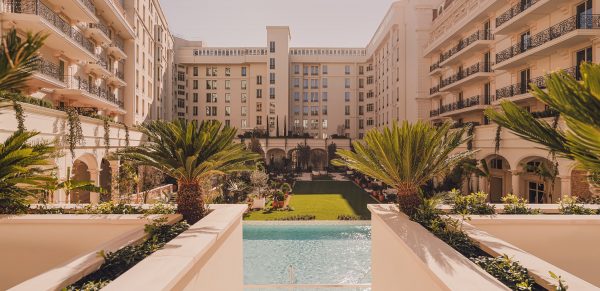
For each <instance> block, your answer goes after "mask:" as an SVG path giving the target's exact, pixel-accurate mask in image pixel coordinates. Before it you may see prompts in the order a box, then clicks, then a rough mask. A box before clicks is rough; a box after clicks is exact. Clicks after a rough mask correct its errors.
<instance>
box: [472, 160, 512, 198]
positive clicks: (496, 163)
mask: <svg viewBox="0 0 600 291" xmlns="http://www.w3.org/2000/svg"><path fill="white" fill-rule="evenodd" d="M483 160H485V161H486V163H487V166H488V169H489V172H490V176H489V177H486V178H483V181H480V183H481V184H483V189H482V190H483V191H485V192H487V193H488V195H489V200H490V202H492V203H500V202H501V200H502V197H503V196H505V195H506V194H509V193H511V192H514V190H513V189H512V171H511V166H510V163H509V162H508V160H507V159H506V158H505V157H503V156H501V155H498V154H490V155H488V156H486V157H485V158H483ZM517 195H518V194H517Z"/></svg>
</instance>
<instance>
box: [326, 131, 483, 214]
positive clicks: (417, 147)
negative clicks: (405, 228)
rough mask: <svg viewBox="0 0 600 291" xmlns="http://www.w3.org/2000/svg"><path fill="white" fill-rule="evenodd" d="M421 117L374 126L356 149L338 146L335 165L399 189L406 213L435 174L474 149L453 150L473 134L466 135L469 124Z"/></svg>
mask: <svg viewBox="0 0 600 291" xmlns="http://www.w3.org/2000/svg"><path fill="white" fill-rule="evenodd" d="M452 127H453V126H452V124H451V123H450V122H446V123H444V124H442V125H441V126H439V127H434V126H433V125H431V124H429V123H427V122H423V121H419V122H417V123H414V124H410V123H408V122H407V121H404V122H403V123H402V124H400V125H398V124H397V123H395V122H394V124H393V125H392V127H386V128H384V129H383V130H381V131H380V130H377V129H372V130H370V131H369V132H367V134H366V136H365V138H364V141H362V142H360V141H356V142H354V143H353V146H354V149H355V152H353V151H349V150H343V149H339V150H338V151H337V154H338V156H339V157H340V158H339V159H335V160H333V164H334V165H336V166H346V167H348V168H350V169H353V170H356V171H358V172H361V173H363V174H365V175H367V176H370V177H372V178H374V179H377V180H380V181H382V182H383V183H385V184H387V185H389V186H391V187H394V188H395V189H397V190H398V204H399V206H400V209H401V210H402V211H403V212H405V213H406V214H407V215H409V216H412V215H414V214H415V211H416V208H417V207H418V206H419V204H420V198H419V190H420V187H421V186H423V185H425V184H426V183H427V182H428V181H430V180H431V179H433V178H434V177H439V176H443V175H445V174H446V173H447V172H448V171H449V170H450V169H452V168H454V167H455V166H456V165H458V164H459V163H460V162H462V161H463V160H464V159H465V158H467V157H469V156H471V155H472V154H473V152H472V151H469V150H467V151H463V152H458V153H455V154H453V152H454V151H455V150H456V149H457V148H458V147H459V146H460V145H462V144H463V143H465V142H467V141H468V140H469V139H470V138H471V137H470V136H468V137H466V138H463V136H464V135H465V133H466V132H467V130H468V128H467V127H462V128H457V129H452Z"/></svg>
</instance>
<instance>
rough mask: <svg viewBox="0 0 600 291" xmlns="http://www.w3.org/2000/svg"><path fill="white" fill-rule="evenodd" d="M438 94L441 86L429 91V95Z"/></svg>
mask: <svg viewBox="0 0 600 291" xmlns="http://www.w3.org/2000/svg"><path fill="white" fill-rule="evenodd" d="M438 92H440V85H436V86H433V87H431V88H430V89H429V95H433V94H435V93H438ZM367 97H368V96H367Z"/></svg>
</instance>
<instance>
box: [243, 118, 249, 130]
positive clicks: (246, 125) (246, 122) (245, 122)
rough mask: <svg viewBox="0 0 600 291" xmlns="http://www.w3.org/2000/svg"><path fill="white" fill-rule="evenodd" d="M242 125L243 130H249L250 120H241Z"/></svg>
mask: <svg viewBox="0 0 600 291" xmlns="http://www.w3.org/2000/svg"><path fill="white" fill-rule="evenodd" d="M241 125H242V128H248V120H247V119H242V120H241Z"/></svg>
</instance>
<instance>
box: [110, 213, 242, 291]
mask: <svg viewBox="0 0 600 291" xmlns="http://www.w3.org/2000/svg"><path fill="white" fill-rule="evenodd" d="M247 208H248V207H247V206H246V205H210V207H209V209H210V210H212V211H211V213H210V214H209V215H207V216H206V217H204V218H203V219H202V220H200V221H199V222H197V223H196V224H194V225H192V226H191V227H190V228H189V229H188V230H187V231H185V232H183V233H182V234H180V235H179V236H178V237H176V238H175V239H173V240H171V241H170V242H169V243H167V244H166V245H165V247H164V248H163V249H161V250H159V251H157V252H155V253H154V254H152V255H151V256H149V257H147V258H146V259H144V260H143V261H142V262H140V263H139V264H137V265H135V266H134V267H133V268H132V269H130V270H129V271H127V272H126V273H125V274H123V275H121V276H120V277H119V278H117V279H116V280H115V281H113V282H112V283H110V284H109V285H108V286H106V287H105V288H104V289H103V290H118V291H121V290H232V291H234V290H240V291H241V290H242V289H243V280H244V278H243V253H242V215H243V213H244V211H246V209H247Z"/></svg>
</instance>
